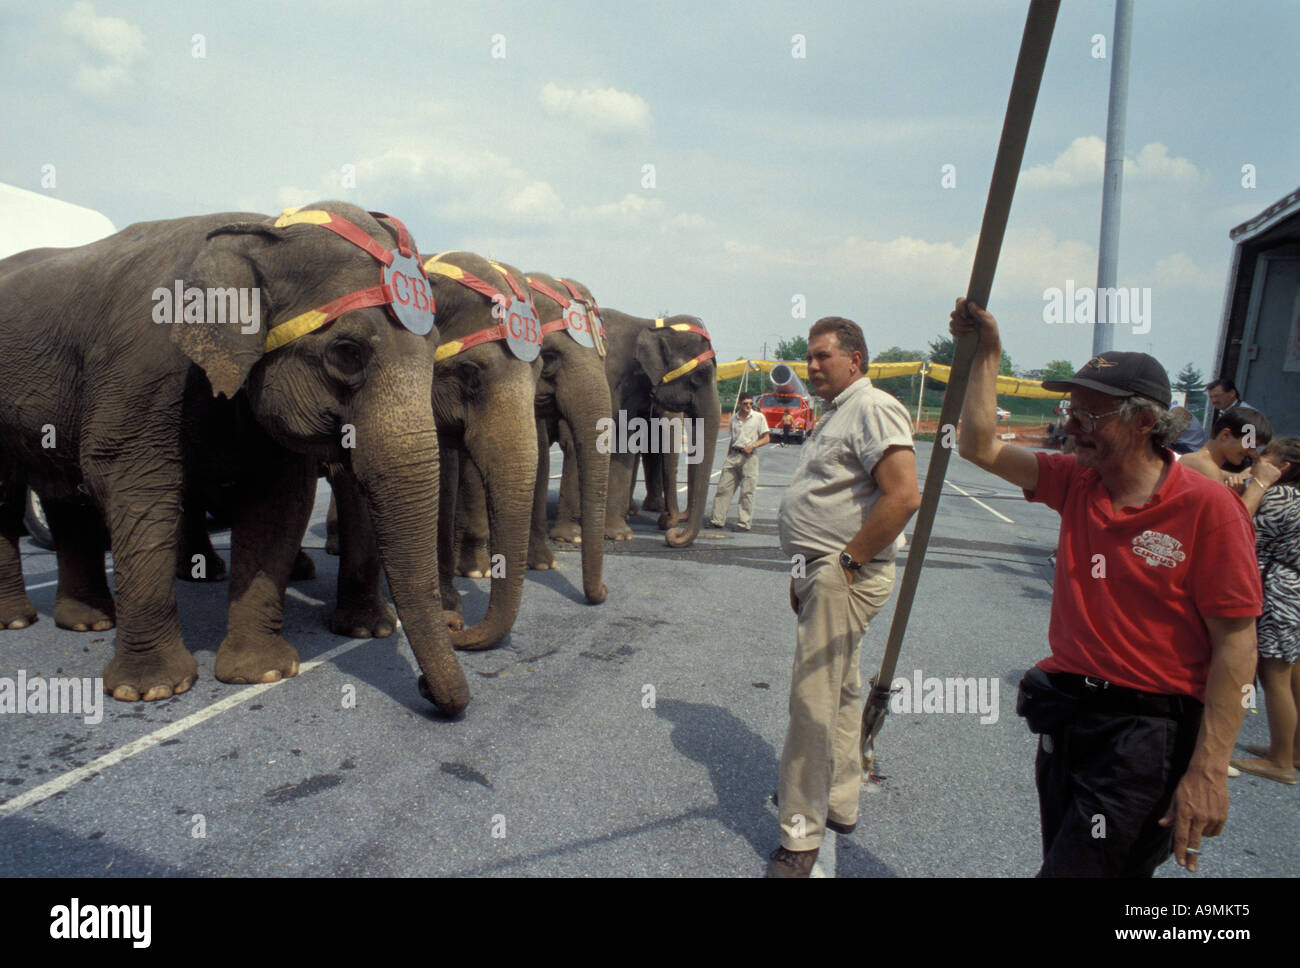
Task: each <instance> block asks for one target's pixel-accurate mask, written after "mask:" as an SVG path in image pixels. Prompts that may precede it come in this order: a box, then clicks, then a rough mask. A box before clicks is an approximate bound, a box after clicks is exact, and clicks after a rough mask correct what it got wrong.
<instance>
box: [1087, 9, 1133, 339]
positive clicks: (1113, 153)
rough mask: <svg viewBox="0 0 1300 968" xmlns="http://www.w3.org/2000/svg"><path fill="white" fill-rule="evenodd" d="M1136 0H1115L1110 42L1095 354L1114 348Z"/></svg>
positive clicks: (1094, 331) (1094, 335)
mask: <svg viewBox="0 0 1300 968" xmlns="http://www.w3.org/2000/svg"><path fill="white" fill-rule="evenodd" d="M1132 32H1133V0H1115V30H1114V31H1113V32H1112V34H1111V39H1110V40H1111V42H1110V58H1111V60H1110V106H1109V108H1108V109H1107V112H1106V172H1105V175H1104V176H1103V178H1102V185H1101V239H1100V241H1099V242H1098V244H1097V291H1096V293H1095V295H1096V297H1097V300H1096V303H1097V315H1096V318H1097V324H1096V325H1095V326H1094V327H1093V328H1092V355H1093V356H1097V355H1099V354H1101V353H1104V352H1106V351H1107V350H1109V349H1113V348H1114V346H1115V339H1114V333H1113V331H1112V329H1111V320H1110V313H1109V311H1108V309H1109V304H1110V303H1111V302H1112V300H1110V299H1106V298H1103V293H1105V292H1106V291H1107V290H1113V289H1114V288H1115V278H1116V275H1117V272H1118V268H1119V213H1120V197H1121V196H1122V194H1123V188H1124V126H1125V122H1126V120H1127V116H1128V59H1129V57H1128V55H1129V35H1130V34H1131V33H1132Z"/></svg>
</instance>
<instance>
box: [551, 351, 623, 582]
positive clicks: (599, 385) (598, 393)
mask: <svg viewBox="0 0 1300 968" xmlns="http://www.w3.org/2000/svg"><path fill="white" fill-rule="evenodd" d="M597 377H598V378H597V379H594V380H590V381H586V383H585V384H584V386H583V391H582V394H581V399H580V400H568V399H566V397H565V395H564V394H561V395H560V396H559V397H558V398H557V400H556V404H557V406H558V407H559V410H560V415H561V417H563V419H564V420H565V422H566V423H568V425H569V429H570V430H571V431H572V433H573V446H574V457H575V459H576V461H577V464H578V484H579V489H580V493H581V504H580V508H581V514H582V590H583V592H584V594H585V595H586V596H587V602H588V603H589V604H592V605H599V604H600V603H601V602H603V601H604V600H605V596H606V594H607V590H606V588H605V584H604V579H603V575H604V567H605V505H606V500H607V497H608V493H609V452H608V450H606V451H605V452H604V453H602V452H601V448H600V447H598V446H597V445H596V441H597V439H598V438H599V437H600V432H599V429H598V428H597V426H596V424H597V421H599V420H600V419H601V418H606V419H608V418H609V417H610V408H611V404H610V396H609V385H608V384H607V383H606V382H605V378H604V374H603V373H602V374H597Z"/></svg>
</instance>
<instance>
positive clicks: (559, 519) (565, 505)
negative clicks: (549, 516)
mask: <svg viewBox="0 0 1300 968" xmlns="http://www.w3.org/2000/svg"><path fill="white" fill-rule="evenodd" d="M557 430H558V433H557V437H558V438H559V441H560V452H561V453H562V454H563V455H564V464H563V466H562V468H561V470H560V503H559V506H558V507H557V508H556V511H555V524H554V526H553V527H552V528H551V538H553V539H554V540H556V541H568V542H578V541H581V540H582V510H581V505H582V485H581V484H580V482H579V481H578V457H577V449H576V448H575V446H574V442H573V434H572V432H571V431H570V430H569V425H568V423H567V422H566V421H563V420H561V421H560V422H559V427H558V428H557Z"/></svg>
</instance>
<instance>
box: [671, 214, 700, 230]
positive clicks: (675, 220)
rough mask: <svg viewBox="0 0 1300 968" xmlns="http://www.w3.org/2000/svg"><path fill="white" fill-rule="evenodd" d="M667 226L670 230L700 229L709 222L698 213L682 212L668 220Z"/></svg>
mask: <svg viewBox="0 0 1300 968" xmlns="http://www.w3.org/2000/svg"><path fill="white" fill-rule="evenodd" d="M667 224H668V226H669V227H671V228H679V229H702V228H704V226H706V225H708V224H709V220H708V219H706V218H705V217H704V216H703V215H700V214H699V213H698V212H682V213H681V214H680V215H674V216H673V217H672V218H670V219H669V220H668V223H667Z"/></svg>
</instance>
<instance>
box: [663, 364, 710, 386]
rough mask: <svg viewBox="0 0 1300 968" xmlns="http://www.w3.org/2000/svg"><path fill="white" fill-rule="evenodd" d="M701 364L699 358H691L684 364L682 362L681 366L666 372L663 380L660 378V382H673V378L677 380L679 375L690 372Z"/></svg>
mask: <svg viewBox="0 0 1300 968" xmlns="http://www.w3.org/2000/svg"><path fill="white" fill-rule="evenodd" d="M699 365H700V361H699V360H689V361H687V362H685V363H683V364H682V365H681V366H679V367H678V368H677V369H675V370H669V371H668V372H667V373H665V374H664V378H663V379H662V380H660V381H659V382H660V383H671V382H672V381H673V380H676V379H677V378H678V377H679V376H682V375H683V374H685V373H690V372H691V370H693V369H695V368H696V367H697V366H699Z"/></svg>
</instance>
